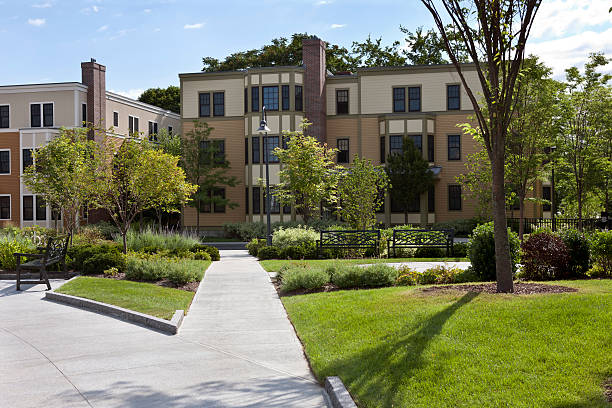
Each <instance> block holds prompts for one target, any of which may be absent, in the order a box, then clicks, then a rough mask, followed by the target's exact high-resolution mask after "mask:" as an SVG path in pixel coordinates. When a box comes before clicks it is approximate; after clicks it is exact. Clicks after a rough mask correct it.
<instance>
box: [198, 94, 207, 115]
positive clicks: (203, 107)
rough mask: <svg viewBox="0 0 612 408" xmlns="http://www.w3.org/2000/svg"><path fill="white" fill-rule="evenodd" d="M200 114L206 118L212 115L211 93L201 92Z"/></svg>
mask: <svg viewBox="0 0 612 408" xmlns="http://www.w3.org/2000/svg"><path fill="white" fill-rule="evenodd" d="M199 108H200V109H199V116H200V117H201V118H206V117H208V116H210V94H209V93H201V94H200V98H199Z"/></svg>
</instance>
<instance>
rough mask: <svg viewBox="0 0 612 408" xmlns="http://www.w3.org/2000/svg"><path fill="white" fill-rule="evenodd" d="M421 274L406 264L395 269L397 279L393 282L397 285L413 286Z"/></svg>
mask: <svg viewBox="0 0 612 408" xmlns="http://www.w3.org/2000/svg"><path fill="white" fill-rule="evenodd" d="M420 276H421V274H420V273H418V272H417V271H415V270H414V269H412V268H410V267H408V266H407V265H403V266H401V267H400V268H399V269H398V270H397V280H396V282H395V284H396V285H397V286H414V285H416V284H418V283H419V278H420Z"/></svg>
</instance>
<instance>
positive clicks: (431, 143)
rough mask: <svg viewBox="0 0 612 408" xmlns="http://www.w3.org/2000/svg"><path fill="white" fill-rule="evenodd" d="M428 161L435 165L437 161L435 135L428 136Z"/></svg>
mask: <svg viewBox="0 0 612 408" xmlns="http://www.w3.org/2000/svg"><path fill="white" fill-rule="evenodd" d="M427 161H428V162H429V163H434V162H435V161H436V137H435V135H432V134H428V135H427Z"/></svg>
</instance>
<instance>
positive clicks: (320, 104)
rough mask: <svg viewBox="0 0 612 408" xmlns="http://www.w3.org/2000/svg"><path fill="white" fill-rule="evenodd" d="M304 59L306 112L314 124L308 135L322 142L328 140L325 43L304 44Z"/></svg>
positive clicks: (315, 38) (312, 39)
mask: <svg viewBox="0 0 612 408" xmlns="http://www.w3.org/2000/svg"><path fill="white" fill-rule="evenodd" d="M302 54H303V59H304V112H305V114H306V118H307V119H308V120H309V121H310V122H312V125H311V126H310V128H309V129H308V132H307V133H308V134H310V135H311V136H314V137H316V138H317V139H318V140H319V141H320V142H325V141H326V140H327V134H326V129H327V124H326V118H327V115H326V112H327V108H326V106H325V105H326V97H325V96H326V95H325V74H326V72H327V68H326V65H325V43H324V42H323V41H322V40H320V39H319V38H317V37H312V38H309V39H305V40H304V41H303V43H302Z"/></svg>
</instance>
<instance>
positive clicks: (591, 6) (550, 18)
mask: <svg viewBox="0 0 612 408" xmlns="http://www.w3.org/2000/svg"><path fill="white" fill-rule="evenodd" d="M609 9H610V2H609V0H589V1H584V0H548V1H543V2H542V5H541V6H540V8H539V10H538V13H537V14H536V17H535V21H534V24H533V28H532V31H531V35H530V38H555V37H559V36H562V35H571V34H578V33H579V32H581V31H584V30H586V29H587V28H589V27H590V28H593V27H596V26H599V25H603V24H606V23H607V24H609V23H612V13H609V12H608V10H609Z"/></svg>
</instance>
